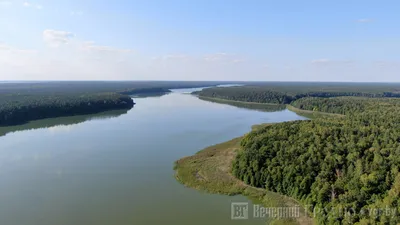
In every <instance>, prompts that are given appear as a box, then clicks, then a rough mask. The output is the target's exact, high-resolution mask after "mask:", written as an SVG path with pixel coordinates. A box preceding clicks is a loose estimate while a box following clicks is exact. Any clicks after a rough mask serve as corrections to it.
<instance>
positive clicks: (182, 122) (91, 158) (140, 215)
mask: <svg viewBox="0 0 400 225" xmlns="http://www.w3.org/2000/svg"><path fill="white" fill-rule="evenodd" d="M188 91H190V90H176V91H174V93H172V94H168V95H164V96H161V97H148V98H137V99H136V98H135V102H136V103H137V104H136V105H135V107H134V108H133V109H132V110H130V111H128V112H123V111H113V112H107V113H102V114H99V115H91V116H76V117H68V118H57V119H48V120H41V121H35V122H32V123H29V124H27V125H23V126H16V127H8V128H0V136H1V137H0V225H153V224H154V225H158V224H160V225H161V224H163V225H191V224H193V225H206V224H207V225H214V224H215V225H225V224H263V223H264V222H263V221H262V220H255V219H249V220H241V221H240V220H231V202H241V201H245V202H247V201H248V199H246V198H245V197H243V196H234V197H229V196H222V195H213V194H205V193H201V192H198V191H196V190H192V189H189V188H186V187H184V186H183V185H181V184H180V183H178V182H177V181H176V180H175V178H174V171H173V164H174V161H175V160H177V159H179V158H181V157H183V156H188V155H192V154H194V153H196V152H197V151H199V150H201V149H203V148H205V147H207V146H209V145H213V144H217V143H220V142H223V141H227V140H230V139H232V138H234V137H237V136H241V135H243V134H244V133H246V132H248V131H249V130H250V128H251V125H254V124H259V123H269V122H281V121H289V120H298V119H304V118H302V117H300V116H298V115H296V114H295V113H293V112H290V111H288V110H284V111H279V112H261V111H254V110H248V109H240V108H236V107H233V106H228V105H223V104H218V103H211V102H207V101H203V100H200V99H198V98H196V97H194V96H191V95H188V94H184V93H183V92H188Z"/></svg>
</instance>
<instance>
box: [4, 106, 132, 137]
mask: <svg viewBox="0 0 400 225" xmlns="http://www.w3.org/2000/svg"><path fill="white" fill-rule="evenodd" d="M127 112H128V110H126V109H121V110H111V111H106V112H102V113H96V114H88V115H80V116H68V117H59V118H50V119H43V120H35V121H31V122H28V123H26V124H23V125H16V126H7V127H0V137H1V136H4V135H6V134H8V133H14V132H18V131H23V130H34V129H41V128H48V129H49V130H50V131H51V132H56V131H69V130H70V129H71V127H72V125H75V124H79V123H83V122H85V121H90V120H100V119H108V118H113V117H119V116H121V115H123V114H126V113H127Z"/></svg>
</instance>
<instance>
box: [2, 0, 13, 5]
mask: <svg viewBox="0 0 400 225" xmlns="http://www.w3.org/2000/svg"><path fill="white" fill-rule="evenodd" d="M11 4H12V2H11V1H7V0H0V6H9V5H11Z"/></svg>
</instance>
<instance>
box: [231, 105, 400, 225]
mask: <svg viewBox="0 0 400 225" xmlns="http://www.w3.org/2000/svg"><path fill="white" fill-rule="evenodd" d="M294 105H297V106H299V105H302V107H303V108H305V109H309V110H312V109H315V108H318V110H321V111H324V112H333V113H342V114H345V115H346V117H342V118H341V117H332V118H323V119H316V120H308V121H292V122H285V123H279V124H275V125H271V126H267V127H264V128H262V129H258V130H254V131H253V132H251V133H249V134H248V135H246V137H245V138H243V140H242V142H241V148H242V151H240V153H239V154H238V155H237V157H236V160H235V161H234V163H233V167H232V171H233V174H234V175H235V176H236V177H238V178H239V179H241V180H243V181H244V182H246V183H247V184H250V185H253V186H256V187H261V188H265V189H267V190H269V191H274V192H278V193H281V194H284V195H288V196H291V197H294V198H296V199H298V200H300V201H301V202H302V203H304V204H306V205H313V206H314V207H319V208H322V209H332V210H321V211H320V213H317V215H316V216H317V221H318V222H319V223H320V224H357V223H358V224H397V223H400V216H399V214H398V213H399V210H400V202H399V200H400V198H399V194H400V175H399V173H398V171H399V167H400V158H399V157H398V156H399V155H400V115H399V114H398V112H399V111H400V100H398V99H365V98H348V97H346V98H327V99H324V98H307V99H301V100H298V101H296V102H295V104H294ZM387 208H390V209H391V210H397V211H396V213H397V214H395V215H394V214H393V213H392V214H390V215H387V214H385V213H381V214H378V215H376V216H375V215H371V214H369V213H368V212H370V210H371V209H376V210H382V209H387ZM340 209H342V210H343V209H352V210H354V211H355V212H356V213H355V214H352V215H351V216H349V215H347V216H346V215H344V214H340V213H338V211H335V210H340ZM361 212H367V213H361Z"/></svg>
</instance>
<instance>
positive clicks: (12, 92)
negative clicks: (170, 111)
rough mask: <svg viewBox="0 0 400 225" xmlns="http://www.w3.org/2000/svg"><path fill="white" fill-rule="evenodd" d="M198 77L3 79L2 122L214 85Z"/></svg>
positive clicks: (100, 108)
mask: <svg viewBox="0 0 400 225" xmlns="http://www.w3.org/2000/svg"><path fill="white" fill-rule="evenodd" d="M224 83H225V82H212V81H204V82H203V81H199V82H184V81H137V82H133V81H109V82H100V81H99V82H94V81H79V82H78V81H63V82H55V81H53V82H22V83H13V82H11V83H0V126H10V125H19V124H24V123H27V122H28V121H32V120H39V119H46V118H54V117H64V116H76V115H87V114H93V113H100V112H105V111H108V110H118V109H131V108H132V107H133V106H134V104H135V103H134V101H133V100H132V98H131V97H130V96H142V95H156V94H157V95H162V94H166V93H169V92H170V89H174V88H191V87H203V86H205V85H208V86H214V85H218V84H224Z"/></svg>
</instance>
